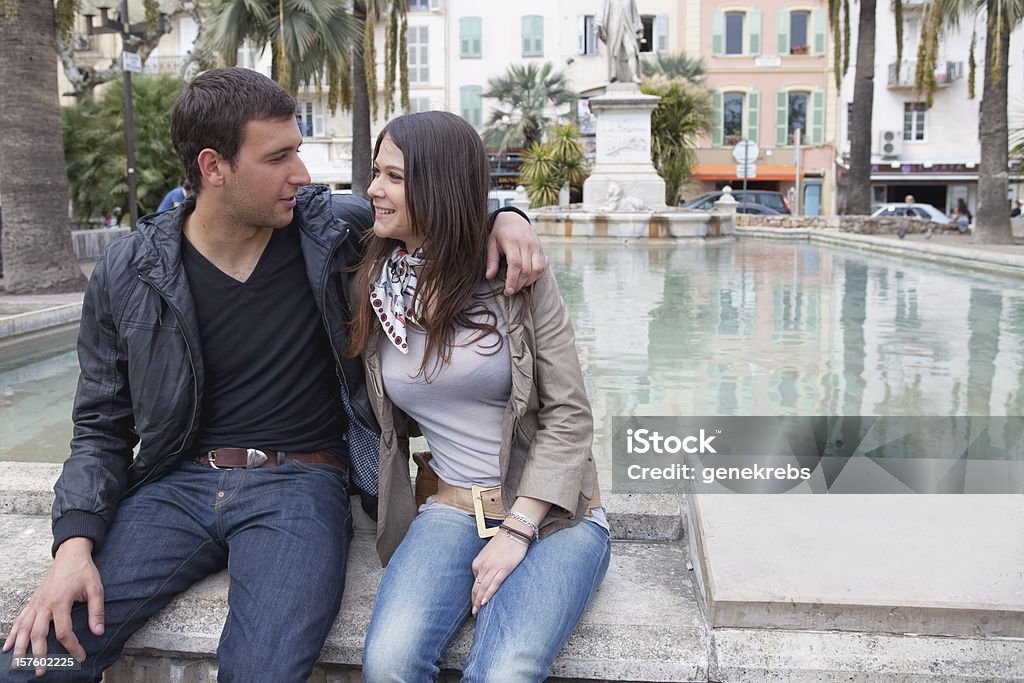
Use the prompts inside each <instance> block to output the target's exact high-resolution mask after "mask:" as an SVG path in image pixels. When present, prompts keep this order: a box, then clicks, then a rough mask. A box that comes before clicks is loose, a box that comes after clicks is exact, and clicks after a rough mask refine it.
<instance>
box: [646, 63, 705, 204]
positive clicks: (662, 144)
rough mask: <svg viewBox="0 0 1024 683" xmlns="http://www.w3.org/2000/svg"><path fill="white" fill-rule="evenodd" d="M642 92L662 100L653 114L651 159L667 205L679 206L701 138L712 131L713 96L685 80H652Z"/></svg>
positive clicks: (649, 78) (659, 77)
mask: <svg viewBox="0 0 1024 683" xmlns="http://www.w3.org/2000/svg"><path fill="white" fill-rule="evenodd" d="M640 89H641V90H642V91H643V92H644V93H646V94H648V95H657V96H658V97H660V98H661V101H659V102H658V106H657V108H655V110H654V112H653V113H652V114H651V158H652V160H653V161H654V166H655V168H657V169H658V175H660V176H661V177H662V179H664V181H665V203H666V204H668V205H669V206H675V205H677V204H678V203H679V199H680V190H681V189H682V186H683V183H684V182H686V180H688V179H689V177H690V170H691V168H692V167H693V164H694V161H695V159H696V151H695V150H696V146H697V142H698V140H699V139H700V137H701V135H703V134H704V133H705V132H707V131H708V130H709V129H710V128H711V94H710V93H709V92H708V91H707V89H706V88H704V87H703V86H701V85H698V84H696V83H693V82H691V81H688V80H685V79H683V78H666V77H665V76H660V75H659V76H651V77H648V78H646V79H644V82H643V83H642V84H641V86H640Z"/></svg>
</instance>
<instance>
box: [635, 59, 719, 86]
mask: <svg viewBox="0 0 1024 683" xmlns="http://www.w3.org/2000/svg"><path fill="white" fill-rule="evenodd" d="M640 71H642V72H643V75H644V77H645V78H647V77H650V76H657V75H661V76H666V77H668V78H682V79H684V80H687V81H692V82H694V83H702V82H703V81H704V61H703V60H702V59H701V58H700V57H690V56H688V55H687V54H686V53H685V52H680V53H679V54H677V55H667V54H661V53H660V52H659V53H658V55H657V56H656V57H655V59H654V61H653V62H649V61H641V62H640Z"/></svg>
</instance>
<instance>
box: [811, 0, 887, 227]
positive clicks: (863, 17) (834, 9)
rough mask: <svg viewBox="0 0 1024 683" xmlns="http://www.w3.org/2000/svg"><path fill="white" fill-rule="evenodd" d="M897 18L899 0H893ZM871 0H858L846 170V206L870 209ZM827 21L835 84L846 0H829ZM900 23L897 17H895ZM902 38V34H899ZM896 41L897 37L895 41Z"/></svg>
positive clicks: (844, 46) (842, 62) (845, 60)
mask: <svg viewBox="0 0 1024 683" xmlns="http://www.w3.org/2000/svg"><path fill="white" fill-rule="evenodd" d="M895 4H896V16H897V19H899V17H900V16H901V14H902V1H901V0H895ZM875 7H876V2H875V0H861V2H860V9H859V13H858V20H857V67H856V69H855V71H854V82H853V112H852V115H851V117H850V123H849V126H850V174H849V183H848V186H847V192H846V210H847V213H851V214H862V215H867V214H869V213H871V119H872V112H873V110H874V99H875ZM828 9H829V12H828V16H829V24H830V26H831V28H832V35H833V46H834V47H833V49H834V52H833V56H834V59H835V63H834V68H835V77H836V85H837V86H838V85H839V83H840V82H841V80H842V77H843V75H844V74H845V73H846V71H847V70H848V68H849V65H850V0H829V3H828ZM897 25H898V26H902V22H901V21H897ZM900 37H901V38H902V36H900ZM897 42H899V41H897ZM898 49H900V48H898Z"/></svg>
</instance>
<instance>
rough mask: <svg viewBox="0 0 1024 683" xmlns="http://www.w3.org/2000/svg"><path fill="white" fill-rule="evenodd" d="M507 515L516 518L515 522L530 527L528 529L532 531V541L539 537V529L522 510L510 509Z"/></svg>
mask: <svg viewBox="0 0 1024 683" xmlns="http://www.w3.org/2000/svg"><path fill="white" fill-rule="evenodd" d="M508 516H509V517H511V518H512V519H514V520H516V521H517V522H522V523H523V524H525V525H526V526H528V527H530V530H531V531H533V540H534V541H536V540H537V539H538V538H540V529H538V528H537V525H536V524H534V523H533V520H532V519H530V518H529V517H527V516H526V515H524V514H523V513H522V512H519V511H517V510H512V511H510V512H509V513H508Z"/></svg>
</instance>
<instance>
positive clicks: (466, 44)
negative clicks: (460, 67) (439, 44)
mask: <svg viewBox="0 0 1024 683" xmlns="http://www.w3.org/2000/svg"><path fill="white" fill-rule="evenodd" d="M482 24H483V21H482V20H481V19H480V17H462V18H461V19H459V56H460V57H462V58H463V59H480V34H481V32H482Z"/></svg>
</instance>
